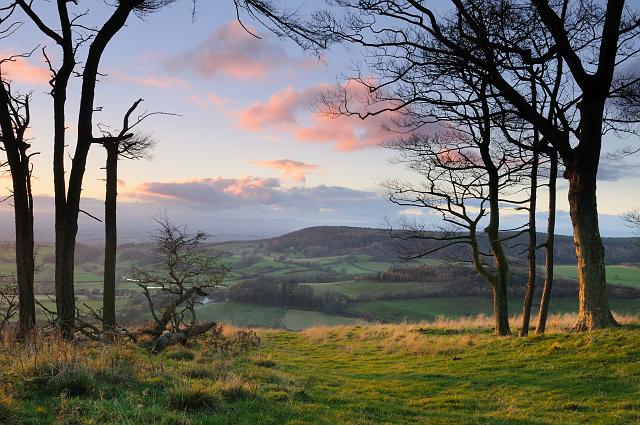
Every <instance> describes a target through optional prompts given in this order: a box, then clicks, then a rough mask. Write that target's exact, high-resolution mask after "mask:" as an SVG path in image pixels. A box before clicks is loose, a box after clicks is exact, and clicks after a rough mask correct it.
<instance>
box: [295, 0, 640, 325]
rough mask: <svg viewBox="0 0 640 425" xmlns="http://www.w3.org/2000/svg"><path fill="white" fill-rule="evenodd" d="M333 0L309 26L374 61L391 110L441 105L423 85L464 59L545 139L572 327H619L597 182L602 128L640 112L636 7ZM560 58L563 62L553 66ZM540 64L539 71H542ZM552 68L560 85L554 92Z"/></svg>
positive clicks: (539, 1)
mask: <svg viewBox="0 0 640 425" xmlns="http://www.w3.org/2000/svg"><path fill="white" fill-rule="evenodd" d="M333 4H334V5H336V6H338V11H337V12H336V11H335V10H336V9H333V10H324V11H319V12H316V13H314V14H313V17H314V18H313V19H312V20H311V21H310V22H309V23H308V25H307V28H309V32H310V33H312V34H314V35H315V36H316V37H320V38H321V39H322V40H323V42H325V43H326V44H331V43H334V42H346V43H351V44H355V45H358V46H362V47H363V48H364V49H365V50H366V52H367V55H366V57H367V58H368V59H369V60H368V63H367V65H368V69H367V70H366V71H367V72H370V73H371V74H372V75H373V76H374V81H375V83H374V84H373V86H374V87H373V88H372V90H373V92H374V93H377V92H380V91H385V92H389V91H392V92H394V94H395V100H396V101H397V103H396V106H394V108H396V109H401V108H405V107H408V106H414V105H416V104H422V105H424V104H427V105H428V104H434V103H435V104H437V103H438V101H439V100H440V99H441V97H442V95H443V93H442V92H439V91H437V90H432V89H430V87H431V86H438V85H439V80H441V79H446V78H450V76H449V75H448V74H447V73H446V72H440V73H439V72H437V70H438V69H440V68H443V67H444V68H446V67H448V66H455V67H461V68H462V69H465V70H467V71H468V72H470V73H472V74H474V75H475V76H477V77H478V78H480V79H482V80H483V81H484V82H485V83H486V84H488V85H489V86H491V88H492V90H493V91H495V92H496V94H497V95H499V97H500V98H501V101H503V102H504V103H505V104H507V105H509V107H510V108H511V109H512V111H513V113H514V114H517V115H518V116H519V117H520V118H522V119H524V120H526V121H527V122H529V123H530V124H531V125H532V126H534V127H535V128H536V129H537V130H538V131H539V132H540V134H541V135H542V137H544V138H546V139H547V141H548V143H549V145H550V146H551V147H553V148H554V149H555V151H556V152H557V153H558V155H559V156H560V158H561V160H562V162H563V164H564V166H565V172H564V177H565V178H566V179H568V181H569V206H570V215H571V220H572V224H573V234H574V241H575V246H576V256H577V259H578V278H579V289H580V290H579V299H580V303H579V306H580V307H579V318H578V321H577V322H576V324H575V326H574V329H575V330H576V331H582V330H590V329H595V328H601V327H607V326H613V325H615V324H616V322H615V320H614V318H613V316H612V314H611V312H610V309H609V303H608V297H607V291H606V278H605V267H604V247H603V244H602V239H601V237H600V231H599V226H598V214H597V203H596V185H597V172H598V168H599V158H600V151H601V147H602V140H603V139H602V136H603V134H604V133H605V132H607V131H611V130H615V131H619V132H625V131H626V132H629V131H633V127H632V126H634V125H635V124H636V123H637V122H638V115H637V112H638V110H639V109H638V108H637V107H636V108H629V107H628V106H630V105H634V104H637V100H638V98H639V97H640V96H638V93H639V92H640V90H638V89H639V82H640V78H639V76H638V75H637V73H634V72H631V71H628V68H627V67H628V64H629V63H631V62H632V61H634V60H635V59H637V57H638V55H639V53H638V52H639V51H640V50H639V49H638V41H639V38H640V24H638V22H640V19H638V15H637V13H635V12H634V11H633V10H631V8H629V7H625V1H624V0H611V1H608V2H607V3H606V5H603V4H601V3H600V2H591V1H586V0H560V1H555V2H549V1H547V0H531V1H528V0H527V1H525V0H506V1H505V0H450V10H449V11H448V12H443V11H441V10H438V11H436V10H434V9H432V8H431V6H430V5H429V4H427V3H426V2H423V1H418V0H382V1H379V0H364V1H362V0H335V1H334V2H333ZM532 6H533V7H532ZM345 12H346V13H345ZM533 40H535V41H536V46H533V45H532V41H533ZM558 59H562V62H563V63H564V64H566V66H563V67H562V68H558V65H557V64H558ZM539 68H544V69H543V72H541V73H538V72H537V70H536V69H539ZM532 69H534V71H535V72H536V74H535V75H531V70H532ZM558 73H560V74H561V78H560V81H561V84H560V87H559V88H558V89H557V90H555V89H554V86H555V85H556V81H557V74H558ZM531 78H535V79H536V84H537V85H538V86H539V87H540V90H541V91H544V92H545V93H546V94H547V95H548V96H549V97H550V99H549V102H547V108H548V110H545V111H541V110H540V108H536V107H534V106H532V104H531V102H530V98H529V93H530V88H529V83H530V81H531ZM416 81H419V82H418V83H416ZM550 112H552V113H550ZM629 112H633V113H629Z"/></svg>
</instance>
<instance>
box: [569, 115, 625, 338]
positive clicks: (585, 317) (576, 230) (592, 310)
mask: <svg viewBox="0 0 640 425" xmlns="http://www.w3.org/2000/svg"><path fill="white" fill-rule="evenodd" d="M588 117H589V115H588V114H584V112H583V117H582V119H583V121H589V118H588ZM596 125H597V123H596ZM600 126H601V124H600ZM585 130H594V129H590V128H589V125H588V124H586V123H585V125H584V127H583V129H582V131H583V133H582V135H583V140H581V143H580V145H579V146H578V147H577V148H576V149H575V150H574V152H575V158H574V160H573V161H572V162H571V163H569V164H566V167H567V170H566V176H567V177H568V179H569V212H570V214H571V223H572V224H573V240H574V243H575V246H576V257H577V260H578V284H579V303H580V304H579V305H580V307H579V317H578V321H577V322H576V324H575V325H574V327H573V330H574V331H586V330H592V329H597V328H606V327H610V326H615V325H617V323H616V321H615V319H614V318H613V315H612V314H611V310H610V309H609V300H608V298H607V285H606V273H605V264H604V245H603V244H602V239H601V238H600V228H599V226H598V206H597V201H596V176H597V170H598V162H599V159H600V137H601V136H600V132H597V133H592V132H589V131H585ZM595 130H596V131H597V129H595ZM596 138H598V140H595V139H596ZM590 139H594V140H590Z"/></svg>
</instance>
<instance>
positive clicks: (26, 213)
mask: <svg viewBox="0 0 640 425" xmlns="http://www.w3.org/2000/svg"><path fill="white" fill-rule="evenodd" d="M24 56H28V55H19V56H13V57H9V58H6V59H3V60H0V138H1V139H2V148H1V150H3V151H4V152H5V154H6V162H4V163H2V164H1V165H3V166H4V165H7V166H8V167H9V172H10V173H11V183H12V189H11V195H10V197H9V198H10V199H11V200H12V201H13V211H14V221H15V238H16V245H15V252H16V272H17V287H18V300H19V302H18V327H17V332H16V334H17V337H18V338H24V337H26V336H28V334H29V333H30V332H32V331H33V329H34V328H35V325H36V312H35V301H34V299H35V296H34V290H33V281H34V274H35V264H34V237H33V196H32V192H31V172H32V165H31V157H32V156H33V155H36V154H37V153H36V152H30V151H29V149H30V147H31V145H30V144H29V143H28V140H27V138H26V131H27V129H28V128H29V123H30V120H31V116H30V111H29V101H30V97H31V95H30V94H26V95H20V94H16V93H14V92H12V89H11V84H10V83H9V81H7V80H6V79H5V77H4V75H3V74H2V66H3V65H5V64H6V63H8V62H11V61H14V60H16V59H17V58H18V57H24ZM9 198H7V199H9ZM5 200H6V199H5Z"/></svg>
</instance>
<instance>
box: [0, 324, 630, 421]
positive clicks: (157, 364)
mask: <svg viewBox="0 0 640 425" xmlns="http://www.w3.org/2000/svg"><path fill="white" fill-rule="evenodd" d="M636 321H637V319H636ZM636 323H637V322H636ZM489 332H490V331H489V329H487V328H484V327H481V328H477V327H473V323H467V324H464V323H462V324H456V323H449V324H440V325H437V324H418V325H406V324H405V325H377V326H346V327H336V328H313V329H309V330H307V331H305V332H301V333H295V332H284V331H263V332H261V333H260V334H259V335H260V338H261V344H260V346H259V347H254V346H253V345H252V344H246V341H247V336H246V335H249V337H250V336H251V335H252V334H251V332H249V333H247V332H245V333H244V334H241V333H237V332H235V331H230V332H227V333H228V334H229V336H228V338H230V339H229V341H230V343H226V344H222V345H221V344H219V343H216V340H212V339H210V338H207V339H206V340H203V341H201V342H200V343H199V344H197V345H194V346H192V347H187V348H175V349H173V350H170V351H167V352H165V353H163V354H160V355H149V354H148V353H146V352H145V351H144V350H142V349H140V348H138V347H135V346H132V345H129V344H116V345H111V346H109V345H107V346H102V345H95V344H91V345H89V344H87V345H84V346H83V345H81V344H75V345H65V344H63V343H54V344H48V343H46V341H41V342H40V343H39V344H37V345H36V346H34V347H32V348H31V349H30V350H23V351H22V352H16V351H15V350H11V349H8V348H7V347H5V348H4V349H2V350H0V355H1V356H2V357H1V358H2V361H1V362H0V376H2V382H3V386H2V388H1V389H0V423H3V424H11V425H18V424H21V425H36V424H37V425H58V424H102V425H116V424H129V425H138V424H148V425H151V424H160V425H212V424H247V425H248V424H291V425H293V424H327V425H334V424H416V423H424V424H433V425H449V424H451V425H452V424H456V425H466V424H468V425H471V424H474V425H475V424H487V425H489V424H491V425H493V424H496V425H497V424H504V425H506V424H516V425H554V424H562V425H573V424H583V423H594V424H611V425H613V424H633V423H639V422H640V402H639V400H640V385H639V383H640V329H639V328H638V327H637V325H636V327H633V326H631V325H627V327H626V328H623V329H616V330H609V331H598V332H593V333H590V334H566V333H556V334H551V335H548V336H545V337H543V338H518V337H506V338H496V337H493V336H491V335H490V334H489ZM240 335H245V336H243V337H240ZM242 341H245V342H242Z"/></svg>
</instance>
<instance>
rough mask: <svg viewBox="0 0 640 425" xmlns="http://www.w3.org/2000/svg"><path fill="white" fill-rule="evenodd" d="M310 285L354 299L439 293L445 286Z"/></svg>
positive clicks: (360, 282) (353, 282) (358, 282)
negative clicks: (401, 294)
mask: <svg viewBox="0 0 640 425" xmlns="http://www.w3.org/2000/svg"><path fill="white" fill-rule="evenodd" d="M309 285H311V286H312V287H313V289H314V291H317V292H319V293H321V292H325V291H329V292H339V293H341V294H344V295H346V296H347V297H348V298H350V299H353V300H357V299H358V298H359V297H363V296H366V297H373V298H379V297H384V296H393V295H394V294H396V293H407V292H408V293H416V294H420V296H426V295H431V294H435V293H437V292H438V291H439V290H441V289H442V287H443V286H444V285H443V284H442V283H440V282H378V281H369V280H349V281H343V282H329V283H312V284H309Z"/></svg>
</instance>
